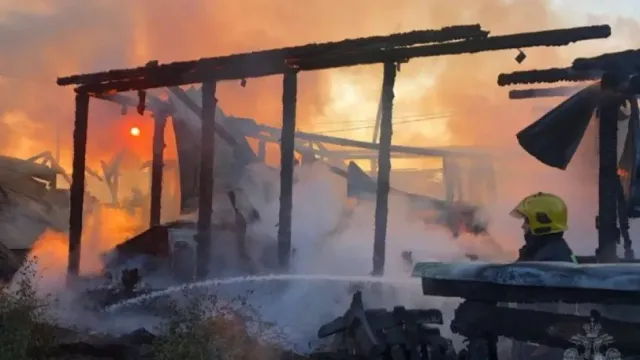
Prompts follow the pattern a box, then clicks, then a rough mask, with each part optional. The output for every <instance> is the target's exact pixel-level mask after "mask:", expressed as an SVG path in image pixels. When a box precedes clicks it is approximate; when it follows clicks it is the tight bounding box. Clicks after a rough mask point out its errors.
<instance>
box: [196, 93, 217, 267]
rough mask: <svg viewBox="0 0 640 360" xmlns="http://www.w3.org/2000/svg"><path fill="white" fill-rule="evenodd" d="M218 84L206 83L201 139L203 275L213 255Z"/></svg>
mask: <svg viewBox="0 0 640 360" xmlns="http://www.w3.org/2000/svg"><path fill="white" fill-rule="evenodd" d="M215 96H216V83H215V82H205V83H203V84H202V117H201V118H202V130H201V142H200V144H201V145H200V181H199V182H200V191H199V206H198V234H197V235H196V236H197V240H196V241H197V244H198V270H197V274H198V277H199V278H204V277H206V276H207V274H208V268H209V261H210V255H211V241H212V239H211V215H212V213H213V209H212V206H213V167H214V165H213V162H214V159H215V154H214V149H215V136H214V134H215V127H216V122H215V114H216V105H217V102H218V101H217V99H216V98H215Z"/></svg>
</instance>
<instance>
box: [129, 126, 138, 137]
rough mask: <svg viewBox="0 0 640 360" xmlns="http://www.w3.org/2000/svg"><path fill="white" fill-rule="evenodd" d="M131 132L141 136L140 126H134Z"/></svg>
mask: <svg viewBox="0 0 640 360" xmlns="http://www.w3.org/2000/svg"><path fill="white" fill-rule="evenodd" d="M129 133H130V134H131V136H140V128H138V127H135V126H134V127H132V128H131V130H129Z"/></svg>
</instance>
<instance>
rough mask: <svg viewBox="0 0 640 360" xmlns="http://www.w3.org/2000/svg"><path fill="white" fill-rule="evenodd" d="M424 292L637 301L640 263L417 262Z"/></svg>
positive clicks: (479, 297)
mask: <svg viewBox="0 0 640 360" xmlns="http://www.w3.org/2000/svg"><path fill="white" fill-rule="evenodd" d="M412 276H414V277H421V278H422V279H423V292H424V294H425V295H434V296H446V297H461V298H465V299H468V300H473V301H484V302H522V303H534V302H556V301H565V302H569V303H600V304H637V303H638V301H640V292H639V291H638V284H639V283H640V264H630V263H626V264H621V263H618V264H597V265H575V264H572V263H554V262H533V261H532V262H517V263H511V264H492V263H485V262H479V261H478V262H475V261H474V262H454V263H440V262H425V263H417V264H416V265H415V267H414V270H413V275H412Z"/></svg>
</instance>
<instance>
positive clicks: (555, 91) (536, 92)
mask: <svg viewBox="0 0 640 360" xmlns="http://www.w3.org/2000/svg"><path fill="white" fill-rule="evenodd" d="M584 87H585V86H579V85H578V86H558V87H554V88H540V89H519V90H511V91H509V99H514V100H521V99H533V98H545V97H566V96H570V95H573V94H575V93H576V92H578V91H580V90H582V89H584Z"/></svg>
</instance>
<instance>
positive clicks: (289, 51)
mask: <svg viewBox="0 0 640 360" xmlns="http://www.w3.org/2000/svg"><path fill="white" fill-rule="evenodd" d="M488 35H489V32H488V31H485V30H482V28H481V27H480V25H477V24H476V25H461V26H448V27H444V28H442V29H437V30H433V29H431V30H417V31H411V32H405V33H398V34H392V35H386V36H371V37H366V38H358V39H347V40H342V41H336V42H327V43H320V44H308V45H303V46H293V47H285V48H280V49H272V50H262V51H256V52H250V53H242V54H233V55H227V56H220V57H213V58H203V59H199V60H192V61H179V62H173V63H169V64H163V65H159V66H156V67H150V66H144V67H138V68H133V69H121V70H110V71H105V72H99V73H93V74H84V75H72V76H67V77H63V78H59V79H58V82H57V83H58V85H60V86H66V85H83V84H95V83H102V82H106V81H123V80H130V79H132V78H144V77H147V76H149V75H153V74H152V73H151V72H152V71H164V70H171V71H179V72H182V71H191V70H194V69H195V68H196V67H198V66H200V65H204V66H207V67H213V68H217V67H221V66H223V67H224V66H227V65H230V64H238V65H239V64H245V65H249V63H251V62H253V61H273V60H278V61H280V62H284V61H285V60H287V59H293V60H295V59H298V58H308V57H314V56H326V55H328V54H334V55H335V54H339V53H342V52H345V51H346V52H350V51H361V50H371V49H372V48H373V49H382V48H390V47H401V46H412V45H416V44H427V43H433V42H443V41H451V40H460V39H468V38H485V37H487V36H488ZM257 64H259V63H257ZM253 65H256V64H253Z"/></svg>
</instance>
